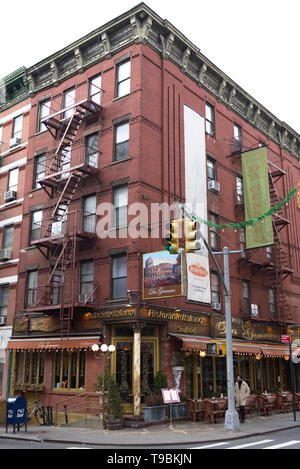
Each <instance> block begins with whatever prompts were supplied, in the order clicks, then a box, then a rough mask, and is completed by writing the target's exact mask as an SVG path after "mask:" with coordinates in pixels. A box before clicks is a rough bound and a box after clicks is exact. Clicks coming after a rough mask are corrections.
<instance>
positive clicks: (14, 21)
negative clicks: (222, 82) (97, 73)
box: [0, 0, 300, 133]
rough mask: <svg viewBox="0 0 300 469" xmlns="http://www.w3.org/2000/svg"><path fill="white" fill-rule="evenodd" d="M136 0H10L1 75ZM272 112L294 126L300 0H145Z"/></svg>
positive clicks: (298, 125)
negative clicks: (42, 0)
mask: <svg viewBox="0 0 300 469" xmlns="http://www.w3.org/2000/svg"><path fill="white" fill-rule="evenodd" d="M138 3H140V2H139V1H138V0H126V1H125V0H109V1H108V2H106V1H103V0H102V1H101V0H84V1H79V0H50V1H49V2H41V0H27V1H24V0H15V1H14V2H13V3H10V2H2V3H1V8H0V17H1V26H0V78H3V77H4V76H5V75H7V74H9V73H11V72H12V71H14V70H16V69H17V68H19V67H20V66H22V65H24V66H25V67H30V66H31V65H34V64H35V63H37V62H38V61H40V60H42V59H43V58H45V57H47V56H49V55H51V54H52V53H55V52H56V51H58V50H60V49H62V48H64V47H65V46H67V45H68V44H70V43H72V42H73V41H75V40H77V39H79V38H81V37H82V36H84V35H86V34H88V33H89V32H91V31H93V30H94V29H97V28H98V27H100V26H102V25H103V24H105V23H106V22H108V21H110V20H112V19H114V18H115V17H116V16H118V15H120V14H122V13H124V12H126V11H127V10H129V9H130V8H132V7H134V6H135V5H137V4H138ZM145 3H146V4H147V5H148V6H149V7H150V8H152V9H153V10H154V11H155V12H156V13H157V14H158V15H159V16H161V17H162V18H163V19H168V20H169V22H170V23H172V24H173V25H174V26H175V27H176V28H177V29H179V30H180V31H181V32H182V33H183V34H184V35H185V36H187V37H188V39H189V40H190V41H192V42H193V43H194V44H195V45H196V46H197V47H199V49H200V50H201V52H202V53H203V54H204V55H205V56H206V57H207V58H208V59H209V60H211V61H212V62H213V63H214V64H215V65H216V66H217V67H219V68H220V69H221V70H222V71H223V72H224V73H226V74H227V75H228V76H229V77H230V78H231V79H232V80H234V81H235V82H236V83H237V84H238V85H239V86H241V87H242V88H243V89H244V90H245V91H247V92H248V93H249V94H250V95H251V96H253V98H255V99H256V100H257V101H259V102H260V103H261V104H262V105H263V106H265V107H266V108H267V109H268V110H269V111H270V112H272V113H273V114H274V115H275V116H276V117H277V118H278V119H281V120H282V121H284V122H286V123H287V124H288V125H289V126H290V127H292V128H293V129H294V130H295V131H296V132H298V133H300V119H299V108H300V86H299V81H300V80H299V75H300V74H299V72H300V61H299V43H300V40H299V12H300V2H299V0H284V1H282V0H251V1H247V0H209V1H205V2H204V1H201V0H186V1H182V0H181V1H179V0H147V1H145Z"/></svg>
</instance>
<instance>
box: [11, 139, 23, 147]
mask: <svg viewBox="0 0 300 469" xmlns="http://www.w3.org/2000/svg"><path fill="white" fill-rule="evenodd" d="M20 143H21V139H20V137H13V138H11V139H10V141H9V146H10V147H15V146H16V145H20Z"/></svg>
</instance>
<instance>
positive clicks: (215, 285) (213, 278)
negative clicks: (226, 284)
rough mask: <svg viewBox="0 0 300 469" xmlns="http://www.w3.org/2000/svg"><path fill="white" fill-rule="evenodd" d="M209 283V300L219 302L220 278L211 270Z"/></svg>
mask: <svg viewBox="0 0 300 469" xmlns="http://www.w3.org/2000/svg"><path fill="white" fill-rule="evenodd" d="M210 284H211V302H212V303H221V293H220V279H219V276H218V274H216V273H213V272H212V273H211V275H210Z"/></svg>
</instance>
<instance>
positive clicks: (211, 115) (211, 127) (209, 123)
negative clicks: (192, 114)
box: [205, 103, 215, 137]
mask: <svg viewBox="0 0 300 469" xmlns="http://www.w3.org/2000/svg"><path fill="white" fill-rule="evenodd" d="M205 120H206V133H208V134H209V135H211V136H212V137H213V136H214V135H215V110H214V107H213V106H212V105H211V104H209V103H206V104H205Z"/></svg>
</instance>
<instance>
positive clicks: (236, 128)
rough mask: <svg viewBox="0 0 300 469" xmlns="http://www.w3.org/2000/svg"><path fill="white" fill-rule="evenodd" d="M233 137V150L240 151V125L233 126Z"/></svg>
mask: <svg viewBox="0 0 300 469" xmlns="http://www.w3.org/2000/svg"><path fill="white" fill-rule="evenodd" d="M233 135H234V147H235V150H241V148H242V127H241V126H240V125H238V124H234V127H233Z"/></svg>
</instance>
